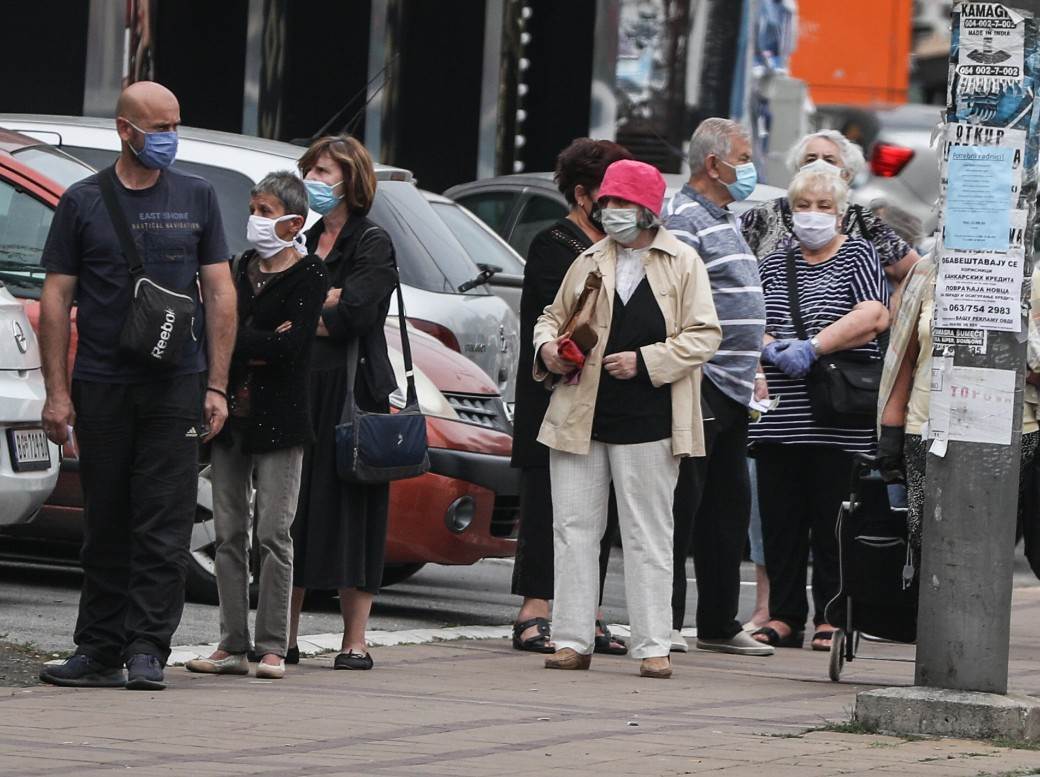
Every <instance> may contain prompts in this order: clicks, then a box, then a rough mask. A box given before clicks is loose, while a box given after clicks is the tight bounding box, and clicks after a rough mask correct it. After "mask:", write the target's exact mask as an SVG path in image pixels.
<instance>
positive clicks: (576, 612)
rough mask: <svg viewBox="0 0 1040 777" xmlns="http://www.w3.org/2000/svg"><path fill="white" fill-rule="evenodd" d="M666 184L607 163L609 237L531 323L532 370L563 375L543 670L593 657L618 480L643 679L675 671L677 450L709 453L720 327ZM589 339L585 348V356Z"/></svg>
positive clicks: (556, 415)
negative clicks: (664, 219)
mask: <svg viewBox="0 0 1040 777" xmlns="http://www.w3.org/2000/svg"><path fill="white" fill-rule="evenodd" d="M664 192H665V182H664V178H663V177H662V176H661V173H660V172H658V170H657V169H656V168H654V167H653V166H651V165H648V164H645V163H643V162H636V161H633V160H620V161H617V162H614V163H613V164H612V165H610V167H608V168H607V171H606V174H605V175H604V177H603V183H602V185H601V186H600V189H599V204H600V206H601V208H602V210H601V219H602V222H603V229H604V231H605V232H606V234H607V237H606V239H604V240H601V241H600V242H599V243H596V244H595V245H593V246H592V247H591V248H589V249H588V250H586V251H585V252H584V253H583V254H581V255H580V256H579V257H578V258H577V259H575V261H574V263H573V264H572V265H571V267H570V269H569V270H568V272H567V275H566V277H565V278H564V280H563V284H562V285H561V286H560V291H559V293H558V294H557V295H556V299H555V300H554V301H553V303H552V304H551V305H550V306H549V307H547V308H546V309H545V312H544V313H543V314H542V315H541V317H540V318H539V319H538V323H537V324H536V326H535V329H534V349H535V359H534V366H533V369H534V376H535V379H537V380H541V379H548V378H550V377H551V375H550V374H551V373H553V374H555V375H565V376H567V379H566V380H555V381H552V383H553V385H555V388H554V390H553V396H552V399H551V400H550V402H549V409H548V411H547V412H546V415H545V420H544V421H543V422H542V427H541V430H540V433H539V435H538V441H539V442H541V443H542V444H543V445H545V446H546V447H548V448H549V449H550V450H549V471H550V477H551V482H552V501H553V516H554V517H553V533H554V552H555V557H556V564H555V576H556V579H555V590H556V599H555V600H554V601H553V642H554V643H555V645H556V652H555V653H554V654H553V655H550V656H547V657H546V659H545V666H546V668H547V669H588V668H589V665H590V663H591V660H592V652H593V645H594V637H595V612H596V599H597V594H598V590H599V583H598V568H599V567H598V554H599V540H600V537H602V536H603V527H604V525H605V523H606V518H607V499H608V495H609V489H610V483H611V482H613V483H614V489H615V492H616V494H617V503H618V517H619V522H620V525H621V532H622V539H623V546H624V549H625V555H626V557H625V594H626V599H627V603H628V613H629V619H630V621H631V629H632V637H631V640H630V642H629V655H630V656H632V657H633V658H637V659H640V661H641V664H640V674H641V675H642V676H644V677H657V678H666V677H670V676H671V673H672V668H671V663H670V659H669V656H668V653H669V650H670V648H671V632H672V625H671V609H670V602H671V585H672V494H673V492H674V490H675V482H676V478H677V476H678V471H679V459H680V458H681V457H683V456H703V455H704V434H703V425H702V419H701V403H700V378H701V370H700V367H701V365H702V364H704V362H706V361H708V360H709V359H710V358H711V357H712V356H713V355H714V353H715V350H716V349H717V348H718V346H719V342H720V341H721V337H722V330H721V328H720V327H719V321H718V318H717V316H716V315H715V306H714V304H713V303H712V297H711V287H710V285H709V282H708V275H707V272H706V271H705V269H704V264H703V263H702V262H701V260H700V257H699V256H698V255H697V252H696V251H694V250H693V249H692V248H690V247H689V246H686V245H684V244H683V243H681V242H679V241H678V240H677V239H676V238H675V237H673V236H672V235H671V234H670V233H669V232H668V231H667V230H665V229H664V228H663V227H661V226H660V222H659V219H658V217H659V216H660V213H661V207H662V205H663V201H664ZM587 287H589V288H592V289H594V290H596V291H594V292H592V293H589V292H586V294H585V299H586V302H585V304H584V305H583V307H582V316H581V319H582V321H583V326H584V327H585V330H586V331H585V332H584V333H583V337H581V338H578V337H577V336H575V338H574V339H573V340H572V339H571V335H572V334H575V333H574V332H571V331H566V329H567V328H566V326H565V325H568V324H571V316H572V314H574V313H575V312H576V309H577V308H578V300H579V297H580V296H581V295H582V292H583V290H585V289H586V288H587ZM593 296H594V297H595V304H594V306H593V305H592V304H591V302H590V298H591V297H593ZM590 311H591V315H590ZM584 319H589V320H588V321H585V320H584ZM571 325H572V326H573V324H571ZM579 339H580V340H581V345H582V346H583V347H582V351H584V353H578V354H577V356H576V359H575V347H576V346H575V341H577V340H579ZM568 357H570V358H568ZM579 364H580V365H581V366H580V367H578V365H579Z"/></svg>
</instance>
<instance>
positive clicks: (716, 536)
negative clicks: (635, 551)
mask: <svg viewBox="0 0 1040 777" xmlns="http://www.w3.org/2000/svg"><path fill="white" fill-rule="evenodd" d="M701 391H702V392H703V393H704V394H705V397H706V399H707V401H708V404H709V405H711V410H712V414H713V416H714V419H713V420H711V421H706V422H705V423H704V443H705V452H706V454H707V455H706V456H703V457H689V458H685V459H683V460H682V461H681V462H680V463H679V480H678V482H677V483H676V487H675V502H674V508H673V510H672V514H673V518H674V521H675V529H674V534H673V542H674V546H673V547H674V554H675V555H674V558H673V560H672V563H673V573H674V577H673V579H672V628H674V629H681V628H682V627H683V619H684V618H685V616H686V558H687V556H689V555H690V546H691V544H692V546H693V568H694V574H695V575H696V577H697V636H698V637H701V638H703V639H729V638H730V637H732V636H734V635H735V634H737V632H739V631H740V628H741V626H740V621H738V620H737V611H738V610H739V609H740V564H741V562H742V561H743V559H744V549H745V548H746V547H747V532H748V523H749V522H750V520H751V483H750V478H749V477H748V469H747V439H748V411H747V407H746V406H744V405H742V404H740V403H739V402H736V401H735V400H733V399H730V398H729V397H728V396H727V395H725V394H723V393H722V392H721V391H720V390H719V389H717V388H716V387H715V384H713V383H712V382H711V381H710V380H707V379H705V380H704V381H702V383H701Z"/></svg>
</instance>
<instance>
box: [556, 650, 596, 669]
mask: <svg viewBox="0 0 1040 777" xmlns="http://www.w3.org/2000/svg"><path fill="white" fill-rule="evenodd" d="M591 663H592V654H591V653H590V654H588V655H582V654H581V653H579V652H577V651H576V650H574V649H572V648H561V649H559V650H557V651H556V652H555V653H553V654H552V655H551V656H546V657H545V668H546V669H588V668H589V665H590V664H591Z"/></svg>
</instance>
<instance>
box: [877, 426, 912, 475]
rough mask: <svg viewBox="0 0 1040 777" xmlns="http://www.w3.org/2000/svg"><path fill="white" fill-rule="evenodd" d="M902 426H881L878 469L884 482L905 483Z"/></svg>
mask: <svg viewBox="0 0 1040 777" xmlns="http://www.w3.org/2000/svg"><path fill="white" fill-rule="evenodd" d="M905 436H906V433H905V431H904V430H903V427H902V426H882V427H881V436H880V437H878V470H879V471H880V472H881V478H882V480H884V481H885V482H886V483H905V482H906V464H905V463H904V461H903V438H904V437H905Z"/></svg>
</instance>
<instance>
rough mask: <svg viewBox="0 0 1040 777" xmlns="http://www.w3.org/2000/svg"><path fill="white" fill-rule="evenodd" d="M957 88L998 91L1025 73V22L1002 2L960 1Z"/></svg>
mask: <svg viewBox="0 0 1040 777" xmlns="http://www.w3.org/2000/svg"><path fill="white" fill-rule="evenodd" d="M959 11H960V28H959V31H958V32H959V35H958V51H957V66H956V71H955V73H956V76H957V78H956V82H957V83H956V86H955V88H956V91H957V93H958V94H964V93H968V92H976V93H977V92H996V91H998V90H1000V89H1001V88H1003V87H1005V86H1008V85H1011V84H1020V83H1021V82H1022V79H1023V77H1024V75H1025V72H1024V66H1025V56H1024V50H1025V24H1024V23H1023V18H1022V15H1021V14H1019V13H1017V12H1015V11H1014V10H1012V9H1009V8H1006V7H1005V6H1004V5H1003V4H1002V3H971V2H965V3H961V4H960V6H959Z"/></svg>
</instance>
